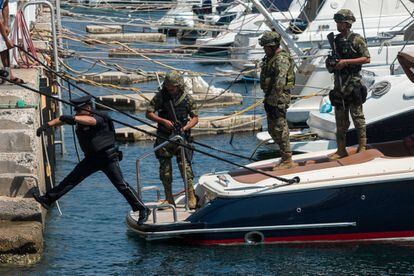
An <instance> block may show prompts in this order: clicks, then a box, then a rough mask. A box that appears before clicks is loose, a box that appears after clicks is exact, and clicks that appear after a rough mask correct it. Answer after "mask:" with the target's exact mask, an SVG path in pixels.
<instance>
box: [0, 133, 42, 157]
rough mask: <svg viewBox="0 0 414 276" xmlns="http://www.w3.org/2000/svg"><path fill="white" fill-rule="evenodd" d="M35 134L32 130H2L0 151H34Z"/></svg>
mask: <svg viewBox="0 0 414 276" xmlns="http://www.w3.org/2000/svg"><path fill="white" fill-rule="evenodd" d="M33 136H34V133H33V131H30V130H1V131H0V152H3V153H6V152H32V151H33V150H34V148H33V145H32V139H33Z"/></svg>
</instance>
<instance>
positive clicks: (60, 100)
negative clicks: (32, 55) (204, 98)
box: [0, 76, 300, 184]
mask: <svg viewBox="0 0 414 276" xmlns="http://www.w3.org/2000/svg"><path fill="white" fill-rule="evenodd" d="M0 79H2V80H4V81H7V82H10V83H12V84H15V85H17V86H20V87H22V88H25V89H28V90H30V91H32V92H34V93H37V94H40V95H43V96H45V97H47V98H50V99H53V100H56V101H59V102H61V103H64V104H67V105H70V106H72V107H75V105H74V104H72V103H71V102H68V101H66V100H63V99H59V98H56V97H54V96H52V95H48V94H47V93H45V92H42V91H39V90H37V89H35V88H32V87H30V86H26V85H24V84H21V83H18V82H15V81H12V80H11V79H8V78H5V77H3V76H0ZM97 104H100V103H97ZM100 105H102V104H100ZM102 106H105V105H102ZM106 107H109V106H106ZM80 109H82V110H86V109H84V108H80ZM86 111H89V112H90V113H92V114H94V115H97V116H101V115H100V114H99V113H98V112H96V111H93V110H86ZM136 119H137V120H139V118H136ZM111 120H112V121H113V122H115V123H118V124H121V125H123V126H127V127H130V128H132V129H135V130H137V131H140V132H143V133H145V134H147V135H149V136H154V137H157V138H159V139H162V140H163V141H168V142H170V143H173V144H175V145H177V146H181V147H184V148H187V149H190V150H193V151H195V152H199V153H201V154H204V155H206V156H209V157H211V158H214V159H217V160H220V161H223V162H226V163H228V164H231V165H234V166H237V167H240V168H243V169H246V170H248V171H251V172H254V173H258V174H262V175H264V176H267V177H270V178H274V179H276V180H279V181H282V182H286V183H288V184H294V183H299V181H300V179H299V177H297V176H296V177H294V178H291V179H287V178H283V177H280V176H275V175H272V174H269V173H266V172H264V171H261V170H256V169H254V168H251V167H248V166H244V165H240V164H238V163H236V162H233V161H230V160H227V159H225V158H222V157H220V156H217V155H214V154H211V153H209V152H206V151H203V150H200V149H197V148H195V147H192V146H189V145H187V144H185V143H180V142H176V141H173V140H170V139H169V138H165V137H162V136H160V135H158V134H154V133H151V132H149V131H146V130H144V129H141V128H138V127H135V126H133V125H131V124H129V123H125V122H122V121H120V120H117V119H114V118H111Z"/></svg>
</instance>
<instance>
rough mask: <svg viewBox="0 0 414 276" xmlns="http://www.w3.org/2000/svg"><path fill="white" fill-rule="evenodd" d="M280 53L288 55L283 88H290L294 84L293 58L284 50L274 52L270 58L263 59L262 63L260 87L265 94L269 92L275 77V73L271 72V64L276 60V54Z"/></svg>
mask: <svg viewBox="0 0 414 276" xmlns="http://www.w3.org/2000/svg"><path fill="white" fill-rule="evenodd" d="M282 54H283V55H287V56H288V57H289V69H288V73H287V75H286V84H285V89H286V90H287V89H291V88H293V87H294V86H295V72H294V64H293V59H292V57H291V56H290V55H289V54H288V53H287V52H286V51H285V50H282V51H280V52H279V53H277V54H275V55H274V56H273V57H272V58H271V59H270V60H267V58H266V57H265V58H264V59H263V64H262V68H261V73H260V88H261V89H262V90H263V92H264V93H265V94H269V93H270V92H271V88H272V85H273V84H274V82H275V79H276V75H275V74H274V73H273V72H271V71H272V66H273V64H274V63H275V62H277V58H278V56H279V55H282Z"/></svg>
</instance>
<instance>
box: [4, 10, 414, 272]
mask: <svg viewBox="0 0 414 276" xmlns="http://www.w3.org/2000/svg"><path fill="white" fill-rule="evenodd" d="M101 13H102V15H105V14H108V15H111V16H116V15H117V14H120V15H119V16H124V17H125V16H126V14H125V13H126V12H124V13H122V12H121V11H119V12H113V13H109V12H107V13H105V12H104V11H101ZM161 15H162V13H151V16H152V18H156V17H157V16H158V17H160V16H161ZM132 16H133V17H134V16H135V17H143V18H145V17H148V14H146V13H134V14H132ZM63 25H64V27H66V28H69V29H70V30H71V31H73V32H75V33H76V32H78V33H84V30H85V25H86V23H74V22H66V21H65V20H64V21H63ZM169 42H170V43H175V39H174V38H169ZM67 43H68V44H67V46H68V47H69V49H71V50H74V51H76V52H77V53H82V54H84V55H86V56H88V54H86V52H88V51H89V52H90V53H89V55H90V56H97V57H99V56H102V57H104V56H105V54H104V53H96V49H93V48H90V47H87V46H85V45H81V44H79V43H74V42H69V41H68V42H67ZM135 46H136V47H147V48H149V47H150V45H144V44H136V45H135ZM67 62H68V64H69V65H70V66H73V68H74V69H76V70H80V71H82V70H86V69H88V68H89V67H90V64H86V63H83V62H79V61H78V60H77V59H76V58H70V59H68V60H67ZM117 62H119V63H120V64H123V65H125V66H128V67H134V68H136V69H138V68H142V69H144V70H153V69H155V68H157V67H155V66H154V67H152V66H150V65H149V63H148V62H144V61H142V60H139V61H138V60H135V61H134V59H128V60H117ZM166 63H167V64H169V65H173V66H177V67H179V68H183V69H189V70H192V71H196V72H214V71H215V68H216V67H220V68H221V69H230V68H231V67H230V66H229V65H228V64H223V63H217V64H208V65H206V64H200V63H195V62H180V61H179V60H175V61H169V62H166ZM157 69H159V68H157ZM210 80H211V78H207V82H209V81H210ZM212 81H213V83H214V85H216V86H218V87H223V88H225V87H227V86H228V85H229V84H230V83H231V79H230V78H227V79H213V80H212ZM83 87H84V88H86V89H87V90H88V91H90V92H92V93H93V94H94V95H106V94H110V92H109V91H108V90H105V89H103V88H96V87H90V86H83ZM137 87H140V88H143V89H155V87H156V83H155V82H152V83H148V84H140V85H139V86H138V85H137ZM231 90H232V91H233V92H239V93H241V94H243V95H249V96H255V95H261V94H260V91H259V89H258V88H257V85H256V86H255V84H252V83H244V82H243V81H242V82H237V83H235V84H233V85H232V87H231ZM64 97H65V98H68V95H67V93H66V92H65V93H64ZM254 101H255V100H254V99H252V98H246V99H245V100H244V103H243V107H245V106H248V105H249V104H251V103H253V102H254ZM241 108H242V107H241V106H234V107H230V108H226V109H224V110H216V109H208V110H203V111H201V115H202V116H203V115H205V116H206V115H211V114H214V115H216V114H219V113H220V114H229V113H231V112H232V111H235V110H239V109H241ZM65 111H66V112H69V111H68V109H67V108H66V110H65ZM253 112H256V113H257V114H263V109H262V107H261V106H259V107H258V108H257V109H256V110H252V111H250V113H251V114H252V113H253ZM109 114H110V115H111V116H113V117H114V118H116V119H119V120H124V121H126V122H128V123H132V124H134V125H137V124H138V123H137V122H134V121H133V120H132V119H130V118H126V117H125V116H122V115H120V114H117V113H114V112H110V113H109ZM136 115H137V116H140V117H143V114H136ZM197 140H198V141H200V142H202V143H204V144H208V145H211V146H213V147H216V148H220V149H223V150H226V151H234V152H236V153H238V154H241V155H246V156H249V155H250V154H251V152H252V150H254V148H255V147H256V143H257V142H256V138H255V133H250V132H247V133H237V134H235V135H234V136H233V137H232V136H231V135H214V136H201V137H197ZM230 141H231V143H230ZM65 142H66V146H65V150H66V152H65V154H64V155H63V156H60V155H59V154H58V155H57V156H56V158H57V167H56V179H57V181H60V180H62V179H63V178H64V177H65V176H66V175H67V174H68V173H69V172H70V171H71V170H72V168H73V167H74V166H75V165H76V164H77V156H76V150H75V145H74V139H73V136H72V130H71V128H70V127H66V128H65ZM152 146H153V142H151V141H148V142H139V143H129V144H122V145H121V146H120V149H121V150H122V151H123V153H124V160H123V161H122V162H121V168H122V170H123V174H124V177H125V179H126V180H127V181H128V182H129V183H130V184H131V185H132V186H133V187H135V185H136V170H135V161H136V159H137V158H138V157H139V156H140V155H142V154H143V153H145V152H147V151H149V150H150V149H151V148H152ZM57 149H59V148H57ZM57 152H59V151H57ZM209 152H211V153H214V154H217V155H219V154H220V153H217V152H214V151H209ZM220 156H222V157H226V158H228V159H229V160H231V161H233V162H237V163H240V164H246V163H247V161H246V160H241V159H239V158H237V157H233V156H225V155H223V154H220ZM258 156H259V158H265V157H271V156H274V154H273V153H268V152H266V151H264V150H261V151H259V154H258ZM233 168H234V166H232V165H230V164H227V163H223V162H221V161H218V160H215V159H212V158H210V157H207V156H203V155H201V154H199V153H196V154H195V157H194V172H195V174H196V176H200V175H201V174H204V173H209V172H211V171H222V170H228V169H233ZM141 174H142V176H141V181H142V183H143V184H144V185H158V186H159V187H161V186H162V185H161V184H160V182H159V178H158V161H157V160H156V158H155V156H154V155H151V156H150V157H149V158H148V159H145V160H144V161H143V162H142V166H141ZM173 185H174V191H176V192H177V191H180V190H182V188H183V184H182V181H181V180H180V178H179V174H178V168H177V166H176V164H174V184H173ZM143 196H144V199H145V200H152V199H154V193H153V192H145V193H144V194H143ZM59 203H60V207H61V209H62V212H63V215H59V213H58V210H57V209H56V207H55V208H53V209H52V210H51V211H50V212H49V213H48V215H47V222H46V227H45V230H44V243H45V250H44V253H43V257H42V259H41V261H40V262H39V263H38V264H36V265H33V266H27V267H26V266H24V267H10V266H1V267H0V274H1V275H22V274H26V275H68V274H69V275H73V274H75V275H142V274H146V275H156V274H157V275H175V274H184V275H192V274H250V275H253V274H261V275H262V274H264V275H275V274H280V275H287V274H289V275H334V274H336V275H337V274H339V275H343V274H352V275H355V274H356V275H360V274H363V275H395V274H402V275H409V274H413V273H414V242H408V241H407V242H398V243H397V242H396V243H391V242H389V243H348V244H323V245H320V244H308V245H302V244H295V245H255V246H243V245H242V246H204V247H202V246H191V245H182V244H180V243H178V242H176V243H163V242H146V241H143V240H142V239H140V238H139V237H138V236H137V235H136V234H135V233H133V232H131V231H130V230H128V229H127V226H126V223H125V217H126V214H127V213H128V212H129V210H130V208H129V205H128V204H127V203H126V201H125V200H124V199H123V198H122V196H121V195H120V194H119V193H118V192H117V191H116V189H115V188H114V187H113V186H112V185H111V183H110V182H109V180H108V179H107V178H106V176H105V175H104V174H103V173H96V174H94V175H92V176H90V177H89V178H87V179H86V180H84V181H83V182H82V183H81V184H80V185H78V186H77V187H75V189H74V190H72V191H71V192H69V193H68V194H67V195H65V196H64V197H63V198H62V199H61V200H60V201H59ZM252 208H254V206H252ZM378 215H381V214H378ZM407 219H411V218H407Z"/></svg>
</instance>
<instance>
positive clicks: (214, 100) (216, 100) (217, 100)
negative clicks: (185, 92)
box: [97, 92, 243, 111]
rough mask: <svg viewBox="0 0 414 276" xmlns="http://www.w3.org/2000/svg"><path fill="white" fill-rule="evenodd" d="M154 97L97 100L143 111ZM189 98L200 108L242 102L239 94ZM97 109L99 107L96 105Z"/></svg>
mask: <svg viewBox="0 0 414 276" xmlns="http://www.w3.org/2000/svg"><path fill="white" fill-rule="evenodd" d="M154 95H155V93H140V94H126V95H108V96H100V97H99V100H100V101H101V102H102V103H103V104H104V105H108V106H112V107H116V108H119V109H121V110H125V111H145V110H146V108H147V106H148V103H149V101H150V100H151V99H152V98H153V97H154ZM191 96H192V97H193V98H194V100H195V101H196V103H197V104H198V105H199V106H201V108H211V107H226V106H232V105H240V104H241V103H242V102H243V97H242V95H241V94H238V93H231V92H226V93H224V94H222V95H215V94H211V95H206V94H192V95H191ZM97 108H101V107H100V106H99V105H98V106H97Z"/></svg>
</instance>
